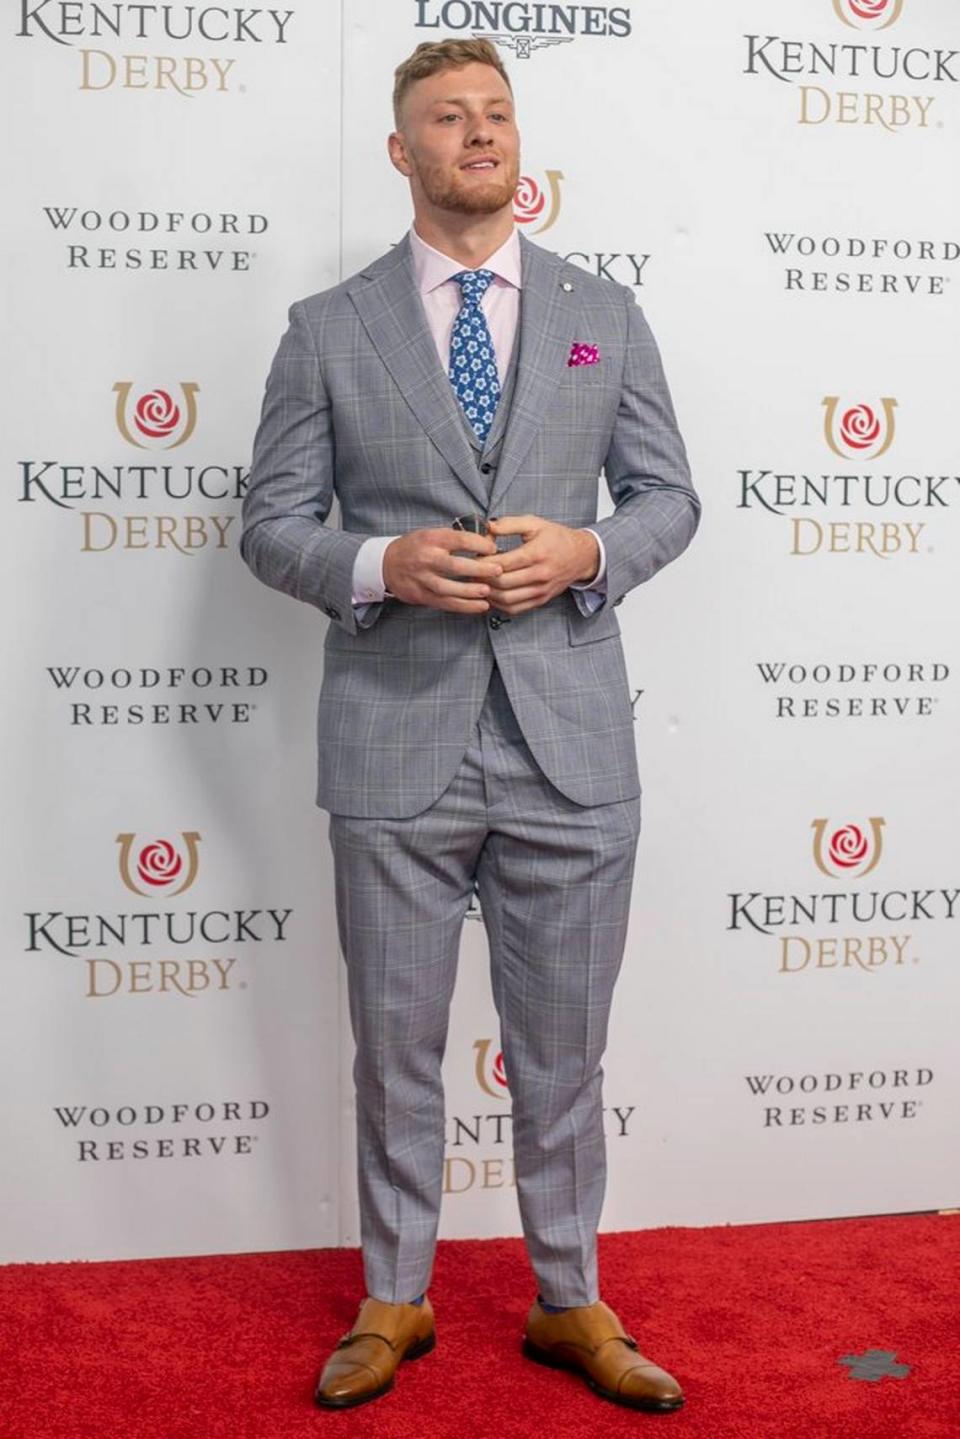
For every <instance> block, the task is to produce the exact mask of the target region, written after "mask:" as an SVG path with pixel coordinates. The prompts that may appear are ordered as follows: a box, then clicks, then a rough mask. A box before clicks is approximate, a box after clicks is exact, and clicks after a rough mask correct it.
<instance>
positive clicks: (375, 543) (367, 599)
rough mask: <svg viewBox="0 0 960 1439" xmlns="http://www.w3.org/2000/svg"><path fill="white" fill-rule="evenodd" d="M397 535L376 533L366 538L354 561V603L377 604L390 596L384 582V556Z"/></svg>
mask: <svg viewBox="0 0 960 1439" xmlns="http://www.w3.org/2000/svg"><path fill="white" fill-rule="evenodd" d="M396 538H397V537H396V535H375V536H373V537H372V538H371V539H369V540H364V542H363V544H362V545H361V546H360V548H359V549H358V550H357V557H356V559H355V560H354V562H353V603H354V604H355V605H376V604H379V603H380V602H381V601H382V600H385V599H387V598H388V596H389V591H388V590H387V588H386V586H385V585H384V583H383V556H384V554H385V552H386V548H387V545H389V544H390V543H391V541H392V540H394V539H396Z"/></svg>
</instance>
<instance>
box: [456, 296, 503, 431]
mask: <svg viewBox="0 0 960 1439" xmlns="http://www.w3.org/2000/svg"><path fill="white" fill-rule="evenodd" d="M451 278H452V279H454V280H456V282H457V284H458V285H459V286H460V293H461V295H462V297H463V304H462V305H461V307H460V310H459V312H458V314H457V318H456V319H455V320H454V322H453V332H452V334H451V336H450V383H451V384H452V385H453V389H454V393H455V394H456V397H457V399H458V400H459V401H460V405H461V408H462V409H463V413H464V414H465V415H466V417H467V420H468V422H469V424H470V427H471V429H472V430H473V433H474V434H475V435H476V437H477V439H478V440H479V441H480V443H481V445H482V444H483V442H484V440H485V439H486V438H487V435H488V434H489V433H490V426H491V425H492V424H493V417H494V414H495V413H496V408H497V401H498V400H499V399H500V377H499V375H498V374H497V358H496V355H495V354H494V349H493V341H492V339H491V338H490V331H489V330H488V328H487V320H486V316H485V315H484V313H483V311H482V309H481V308H480V301H481V300H482V299H483V297H484V295H485V294H486V293H487V290H488V289H489V288H490V286H491V285H492V283H493V271H492V270H461V271H460V273H459V274H458V275H453V276H452V277H451Z"/></svg>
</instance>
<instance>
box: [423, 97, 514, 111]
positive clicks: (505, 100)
mask: <svg viewBox="0 0 960 1439" xmlns="http://www.w3.org/2000/svg"><path fill="white" fill-rule="evenodd" d="M483 103H484V104H485V105H512V104H513V100H512V99H511V97H510V96H509V95H495V96H494V97H493V99H492V100H484V102H483ZM430 104H431V105H462V106H463V107H464V109H465V108H466V104H467V102H466V100H464V99H463V98H462V96H459V95H451V96H450V97H449V98H448V99H446V100H431V101H430Z"/></svg>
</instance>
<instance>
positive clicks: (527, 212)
mask: <svg viewBox="0 0 960 1439" xmlns="http://www.w3.org/2000/svg"><path fill="white" fill-rule="evenodd" d="M545 173H546V177H547V188H546V190H545V189H544V188H543V186H542V185H540V184H539V183H538V182H537V181H536V180H534V179H533V178H532V176H530V175H521V176H520V179H519V182H518V184H517V189H516V193H515V194H514V197H513V218H514V220H516V222H517V224H518V225H532V224H534V222H535V221H537V220H542V221H543V223H542V224H541V225H538V227H537V229H536V230H531V231H530V234H531V235H542V234H543V232H544V230H549V229H550V226H551V225H552V224H553V223H554V222H555V220H556V219H557V216H558V215H559V214H560V181H561V180H562V179H563V171H562V170H547V171H546V172H545ZM548 195H549V208H548V204H547V197H548Z"/></svg>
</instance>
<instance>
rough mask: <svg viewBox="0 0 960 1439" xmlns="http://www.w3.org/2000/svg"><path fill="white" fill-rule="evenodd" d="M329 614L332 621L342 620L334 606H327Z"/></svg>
mask: <svg viewBox="0 0 960 1439" xmlns="http://www.w3.org/2000/svg"><path fill="white" fill-rule="evenodd" d="M327 614H328V615H329V616H330V618H331V619H332V620H338V619H339V618H340V611H339V610H338V609H337V608H336V606H334V605H327Z"/></svg>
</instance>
